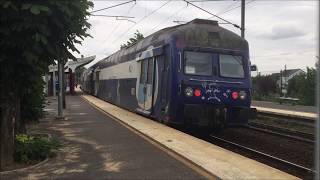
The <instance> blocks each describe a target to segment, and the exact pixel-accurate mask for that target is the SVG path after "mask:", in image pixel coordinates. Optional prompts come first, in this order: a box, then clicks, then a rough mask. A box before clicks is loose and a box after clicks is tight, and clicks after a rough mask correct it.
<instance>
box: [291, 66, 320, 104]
mask: <svg viewBox="0 0 320 180" xmlns="http://www.w3.org/2000/svg"><path fill="white" fill-rule="evenodd" d="M316 75H317V73H316V69H314V68H307V73H305V74H300V75H297V76H295V77H294V78H292V79H290V80H289V83H288V94H289V96H291V97H297V98H299V99H300V103H301V104H304V105H310V106H314V105H315V103H316V102H315V93H316V91H315V89H316Z"/></svg>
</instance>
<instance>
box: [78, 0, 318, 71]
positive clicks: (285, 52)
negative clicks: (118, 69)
mask: <svg viewBox="0 0 320 180" xmlns="http://www.w3.org/2000/svg"><path fill="white" fill-rule="evenodd" d="M190 1H193V2H192V3H194V4H196V5H197V6H200V7H202V8H203V9H206V10H208V11H210V12H211V13H213V14H217V15H219V16H220V17H222V18H224V19H227V20H229V21H231V22H232V23H234V24H238V25H240V24H241V19H240V18H241V8H240V1H239V0H229V1H221V0H216V1H208V0H190ZM123 2H126V1H120V0H118V1H107V0H94V1H93V3H94V8H93V9H92V10H97V9H101V8H105V7H109V6H113V5H116V4H120V3H123ZM93 14H96V15H111V16H130V17H134V18H129V20H130V21H129V20H119V19H117V18H115V17H100V16H90V17H89V23H90V24H91V28H90V30H89V34H90V35H91V36H92V38H86V39H85V40H84V41H83V43H82V45H78V46H77V48H78V50H79V51H80V53H81V55H84V56H92V55H96V56H97V58H96V60H95V61H98V60H101V59H102V58H104V57H107V56H108V55H110V54H112V53H114V52H116V51H118V50H119V49H120V45H121V44H123V43H126V41H127V40H128V39H129V38H130V37H132V36H133V35H134V33H135V32H136V30H139V31H140V32H141V33H142V34H143V35H144V36H145V37H146V36H148V35H150V34H152V33H154V32H156V31H158V30H160V29H163V28H166V27H170V26H174V25H177V24H178V23H177V22H174V21H179V23H185V22H188V21H191V20H193V19H195V18H201V19H208V18H210V19H212V20H218V22H221V23H223V21H221V20H219V19H217V18H214V17H212V15H210V14H208V13H206V12H204V11H201V10H199V9H197V8H195V7H193V6H191V5H188V6H187V3H186V2H183V1H179V0H171V1H170V0H169V1H140V0H137V1H136V3H134V2H131V3H128V4H124V5H121V6H118V7H114V8H110V9H107V10H104V11H100V12H96V13H93ZM245 22H246V31H245V36H246V40H247V41H248V43H249V48H250V59H251V63H252V64H256V65H257V67H258V71H259V72H261V74H270V73H274V72H279V71H280V70H281V69H284V66H285V65H286V67H287V69H294V68H300V69H306V67H307V66H308V67H314V65H315V62H316V56H317V50H318V32H319V31H318V29H317V28H318V1H285V0H278V1H270V0H246V18H245ZM220 26H222V27H224V28H226V29H228V30H231V31H233V32H235V33H237V34H239V35H240V30H239V29H237V28H235V27H233V26H232V25H230V24H220ZM76 56H77V57H80V55H79V54H76ZM93 63H95V62H93ZM91 64H92V63H91ZM91 64H89V65H87V67H88V66H90V65H91ZM255 73H256V72H255ZM255 73H253V75H254V74H255Z"/></svg>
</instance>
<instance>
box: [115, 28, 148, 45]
mask: <svg viewBox="0 0 320 180" xmlns="http://www.w3.org/2000/svg"><path fill="white" fill-rule="evenodd" d="M143 38H144V37H143V34H141V33H140V32H139V31H138V30H137V31H136V32H135V33H134V37H132V38H130V39H129V41H127V44H122V45H121V46H120V48H121V49H123V48H128V47H131V46H133V45H135V44H136V43H137V42H139V41H140V40H141V39H143Z"/></svg>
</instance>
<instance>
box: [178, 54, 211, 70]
mask: <svg viewBox="0 0 320 180" xmlns="http://www.w3.org/2000/svg"><path fill="white" fill-rule="evenodd" d="M184 72H185V73H186V74H192V75H201V76H211V75H212V54H211V53H202V52H191V51H186V52H185V66H184Z"/></svg>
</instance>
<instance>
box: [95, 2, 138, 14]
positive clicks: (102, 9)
mask: <svg viewBox="0 0 320 180" xmlns="http://www.w3.org/2000/svg"><path fill="white" fill-rule="evenodd" d="M131 2H136V0H131V1H126V2H123V3H120V4H116V5H113V6H109V7H105V8H101V9H97V10H94V11H91V12H90V14H92V13H95V12H99V11H104V10H107V9H111V8H114V7H118V6H121V5H124V4H128V3H131Z"/></svg>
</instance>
